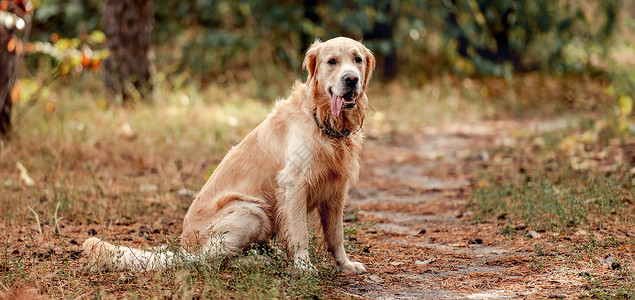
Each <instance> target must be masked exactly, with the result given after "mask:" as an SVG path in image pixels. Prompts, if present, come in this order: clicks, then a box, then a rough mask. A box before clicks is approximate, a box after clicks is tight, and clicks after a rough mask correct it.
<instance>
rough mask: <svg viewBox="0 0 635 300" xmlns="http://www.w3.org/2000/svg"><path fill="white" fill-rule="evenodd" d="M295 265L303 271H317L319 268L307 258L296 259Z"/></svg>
mask: <svg viewBox="0 0 635 300" xmlns="http://www.w3.org/2000/svg"><path fill="white" fill-rule="evenodd" d="M293 266H294V267H295V268H296V269H298V270H300V271H302V272H308V273H317V268H316V267H315V266H314V265H313V264H312V263H311V262H310V261H309V260H306V259H295V260H294V262H293Z"/></svg>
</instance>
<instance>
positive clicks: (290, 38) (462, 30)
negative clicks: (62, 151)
mask: <svg viewBox="0 0 635 300" xmlns="http://www.w3.org/2000/svg"><path fill="white" fill-rule="evenodd" d="M0 2H1V3H17V2H22V1H15V0H11V1H8V0H0ZM34 3H35V7H36V9H35V14H34V22H33V30H32V37H31V42H32V43H36V42H37V41H40V42H43V43H49V44H51V46H53V47H54V48H56V49H58V50H61V51H67V50H68V49H71V48H72V49H76V50H78V51H74V52H73V53H75V54H74V55H65V56H63V57H65V58H63V59H60V56H59V55H58V56H55V55H51V53H50V51H49V52H46V51H41V49H35V48H36V47H30V49H31V50H32V51H30V52H29V53H28V54H29V55H28V56H27V57H26V62H27V64H26V67H27V68H26V70H28V71H30V72H31V74H32V73H34V72H35V71H36V70H37V71H41V70H43V69H46V68H48V69H50V70H57V71H59V73H61V74H62V75H64V74H73V73H78V72H77V68H75V67H70V66H69V63H70V65H72V66H77V65H78V63H79V64H80V65H81V66H83V67H84V68H86V67H90V68H91V69H95V70H97V69H98V68H99V62H100V61H101V59H102V58H105V57H106V56H107V55H108V54H107V53H109V58H108V59H107V60H106V61H105V62H104V64H103V66H104V67H103V68H102V71H103V74H102V73H98V74H99V76H102V78H103V79H104V81H105V85H106V86H107V87H108V89H109V90H110V91H112V92H113V95H114V96H112V98H113V99H114V100H116V99H120V100H121V101H115V102H125V101H128V100H131V99H134V98H138V99H146V100H149V99H150V93H149V91H151V90H152V87H153V85H152V82H153V80H152V79H151V78H150V77H151V75H152V72H151V71H152V70H153V67H154V66H156V70H157V73H156V74H157V75H159V76H160V77H161V80H163V82H164V83H167V84H168V85H172V86H174V87H179V86H182V84H183V83H187V82H189V83H194V84H196V85H198V86H204V85H207V84H210V83H217V84H225V83H227V82H230V83H241V82H253V83H254V84H255V85H257V86H260V87H262V88H263V97H268V98H275V97H276V96H279V95H280V93H279V91H280V90H286V88H287V85H284V86H282V87H281V82H285V83H286V82H289V80H291V79H292V78H297V77H299V76H300V75H301V73H300V72H301V71H300V64H301V62H302V58H303V55H304V51H305V49H306V48H307V47H308V45H309V44H310V43H311V42H313V40H314V39H315V38H316V37H317V38H321V39H323V40H325V39H328V38H331V37H334V36H339V35H345V36H349V37H351V38H354V39H358V40H363V41H364V43H365V44H366V45H367V46H368V47H369V48H370V49H371V50H372V51H373V52H374V53H375V55H376V56H377V58H378V68H377V71H378V72H377V74H378V75H379V76H377V77H378V78H379V79H380V80H382V81H392V80H394V79H397V78H399V79H407V80H406V81H407V82H409V83H412V84H415V85H421V84H424V83H425V81H426V80H427V78H430V77H434V76H436V75H437V74H453V75H456V76H474V77H486V76H495V77H503V78H506V79H508V80H509V79H510V78H511V77H512V76H513V74H514V73H518V72H533V71H538V72H542V73H543V74H551V75H554V76H564V75H582V74H584V75H592V76H604V75H606V74H607V70H608V69H607V66H608V65H609V64H610V63H611V57H609V52H610V51H609V48H610V47H611V46H612V45H613V44H614V43H613V42H612V41H613V40H612V39H613V37H614V33H615V31H616V30H615V28H616V24H618V22H620V16H628V14H629V12H630V13H631V14H632V11H633V7H634V5H633V2H632V1H623V0H590V1H552V0H517V1H504V0H500V1H499V0H494V1H489V0H432V1H423V0H410V1H393V0H361V1H348V0H345V1H341V0H305V1H301V2H294V1H274V0H264V1H254V0H236V1H229V0H217V1H194V0H193V1H179V0H164V1H157V2H156V3H152V1H150V0H134V1H106V2H105V3H104V2H102V1H98V0H70V1H69V0H40V1H35V2H34ZM5 10H6V9H5ZM625 23H627V27H628V28H630V30H631V31H632V30H633V27H635V25H633V22H632V16H630V18H628V21H627V22H625ZM2 30H3V32H4V33H3V34H4V35H5V36H6V32H7V30H8V29H6V28H3V29H2ZM102 32H103V33H105V36H106V37H107V38H106V41H105V43H104V41H103V38H100V37H101V36H103V35H104V34H103V33H102ZM630 34H632V33H630ZM58 40H64V41H70V42H68V43H65V44H63V45H59V44H58ZM152 48H154V51H153V50H152ZM105 49H107V50H109V51H108V52H106V51H103V52H100V51H101V50H105ZM627 50H628V51H633V47H632V45H631V46H630V48H629V49H627ZM4 53H5V54H6V52H4ZM97 53H99V54H98V55H97ZM80 54H81V55H80ZM77 55H80V58H79V61H78V59H77V58H73V57H76V56H77ZM5 65H6V66H9V65H10V64H9V63H8V62H7V63H6V64H5V63H3V68H5V67H4V66H5ZM74 68H75V69H74ZM5 70H9V68H5ZM73 70H75V72H72V71H73ZM79 73H81V70H80V72H79ZM263 74H267V75H272V74H278V75H276V76H267V75H265V76H262V75H263ZM279 74H284V75H279ZM603 74H604V75H603ZM279 76H288V77H289V78H287V79H288V80H287V79H285V80H280V78H279ZM631 77H632V76H631ZM620 78H621V79H620V80H622V81H623V82H622V84H620V86H621V87H622V90H623V92H621V93H622V94H626V95H629V96H631V97H632V92H633V90H635V88H634V83H633V81H635V80H631V79H628V78H629V77H628V76H627V77H620ZM624 78H626V80H623V79H624ZM269 87H274V88H278V90H276V91H274V92H270V91H268V90H267V89H268V88H269ZM135 95H137V96H135ZM138 99H135V100H138ZM110 102H112V101H110Z"/></svg>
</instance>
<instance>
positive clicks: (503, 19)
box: [438, 0, 621, 77]
mask: <svg viewBox="0 0 635 300" xmlns="http://www.w3.org/2000/svg"><path fill="white" fill-rule="evenodd" d="M620 3H621V2H619V1H612V0H597V1H584V2H573V1H551V0H539V1H503V0H500V1H484V0H458V1H452V2H450V1H443V8H441V9H438V10H439V12H440V13H442V14H443V15H444V18H445V22H444V28H443V34H444V44H445V47H444V48H446V49H447V51H448V54H447V55H448V56H449V57H450V59H451V60H453V61H455V62H456V63H455V64H454V68H455V71H457V72H459V73H463V74H466V75H471V74H474V73H481V74H485V75H495V76H505V77H510V76H511V73H512V72H513V71H526V70H544V71H552V72H554V73H555V74H559V75H562V74H565V73H571V72H573V73H582V72H584V71H586V70H588V69H590V68H592V67H593V66H592V57H593V56H598V57H605V54H606V47H607V40H608V39H609V37H611V35H612V34H613V32H614V31H615V30H614V29H615V24H616V16H617V13H618V10H619V9H620ZM463 59H466V61H463Z"/></svg>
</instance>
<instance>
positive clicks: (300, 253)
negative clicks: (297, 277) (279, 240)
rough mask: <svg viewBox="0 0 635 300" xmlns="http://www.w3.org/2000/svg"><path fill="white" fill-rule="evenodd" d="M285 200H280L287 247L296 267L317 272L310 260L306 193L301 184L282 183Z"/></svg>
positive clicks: (281, 219)
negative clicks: (291, 252) (291, 253)
mask: <svg viewBox="0 0 635 300" xmlns="http://www.w3.org/2000/svg"><path fill="white" fill-rule="evenodd" d="M281 185H282V186H284V199H280V201H282V203H279V204H280V214H281V215H280V217H281V218H280V220H279V221H280V222H281V226H282V229H283V232H284V236H285V239H286V243H287V246H288V247H289V249H290V250H291V251H293V263H294V265H295V267H297V268H299V269H303V270H307V271H315V267H314V266H313V264H311V259H310V258H309V230H308V228H307V202H306V196H305V195H306V192H303V190H302V187H301V186H300V185H299V184H296V183H291V182H289V181H286V182H281Z"/></svg>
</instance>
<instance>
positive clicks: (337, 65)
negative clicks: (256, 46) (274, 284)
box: [83, 37, 375, 273]
mask: <svg viewBox="0 0 635 300" xmlns="http://www.w3.org/2000/svg"><path fill="white" fill-rule="evenodd" d="M303 68H304V69H306V70H307V71H308V77H307V80H306V82H304V83H302V82H300V81H296V83H295V84H294V85H293V90H292V91H291V95H290V96H289V97H288V98H286V99H282V100H279V101H278V102H277V103H276V105H275V108H274V110H273V112H272V113H271V114H270V115H269V116H268V117H267V118H266V119H265V120H264V121H263V122H262V123H261V124H260V125H258V126H257V127H256V129H254V130H253V131H252V132H251V133H249V134H248V135H247V136H246V137H245V139H244V140H243V141H242V142H241V143H239V144H238V145H236V146H235V147H233V148H232V149H231V150H230V151H229V152H228V153H227V155H226V156H225V158H224V159H223V161H222V162H221V163H220V164H219V165H218V167H217V168H216V170H215V171H214V173H213V174H212V176H211V177H210V178H209V180H208V181H207V183H206V184H205V185H204V186H203V188H202V189H201V191H200V192H199V193H198V195H197V196H196V198H195V199H194V201H193V202H192V205H191V206H190V208H189V210H188V212H187V214H186V215H185V218H184V220H183V234H182V236H181V246H182V248H183V249H184V250H186V251H187V252H188V253H197V254H188V255H192V256H191V257H192V258H194V257H195V255H201V254H206V255H212V256H215V255H226V256H230V257H231V256H233V255H236V254H238V253H240V251H242V250H243V249H244V248H245V247H247V246H249V245H250V244H252V243H255V242H262V241H266V240H268V239H270V238H271V237H272V236H273V235H274V234H275V235H276V237H277V238H281V239H282V240H283V241H284V244H285V245H286V246H287V248H288V249H289V250H290V251H291V253H293V259H294V266H295V267H298V268H301V269H304V270H314V267H313V265H312V264H311V262H310V260H309V252H308V249H307V248H308V246H309V230H308V228H307V215H308V214H309V213H311V212H313V211H316V210H317V213H318V215H319V218H320V223H321V226H322V229H323V233H324V241H325V243H326V246H327V249H328V251H329V252H330V253H331V254H332V255H333V257H334V258H335V262H336V265H337V269H338V271H340V272H344V273H360V272H364V271H366V269H365V268H364V266H363V265H362V264H361V263H358V262H353V261H350V260H349V259H348V256H347V255H346V252H345V251H344V245H343V238H344V235H343V227H342V212H343V206H344V204H345V202H346V198H347V193H348V190H349V188H350V187H351V186H352V185H353V184H354V183H355V182H356V181H357V179H358V176H359V168H360V152H361V148H362V140H363V134H362V130H361V129H362V124H363V122H364V116H365V114H366V110H367V107H368V97H367V95H366V91H367V86H368V82H369V80H370V78H371V75H372V72H373V70H374V68H375V57H374V56H373V54H372V53H371V51H370V50H368V49H367V48H366V47H364V45H362V44H361V43H359V42H357V41H355V40H352V39H349V38H345V37H338V38H334V39H331V40H328V41H326V42H320V41H319V40H316V41H315V42H314V43H313V44H312V45H311V47H310V48H309V50H308V51H307V53H306V56H305V58H304V62H303ZM83 248H84V250H85V252H86V253H87V254H88V256H89V258H90V259H91V260H92V261H93V262H95V263H98V264H103V265H107V266H112V267H115V268H119V269H135V270H149V269H154V268H158V267H166V266H169V265H170V264H172V261H173V259H174V254H173V253H171V252H168V251H156V250H153V251H146V250H140V249H133V248H129V247H123V246H114V245H112V244H109V243H106V242H104V241H102V240H100V239H97V238H90V239H88V240H87V241H86V242H84V245H83Z"/></svg>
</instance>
